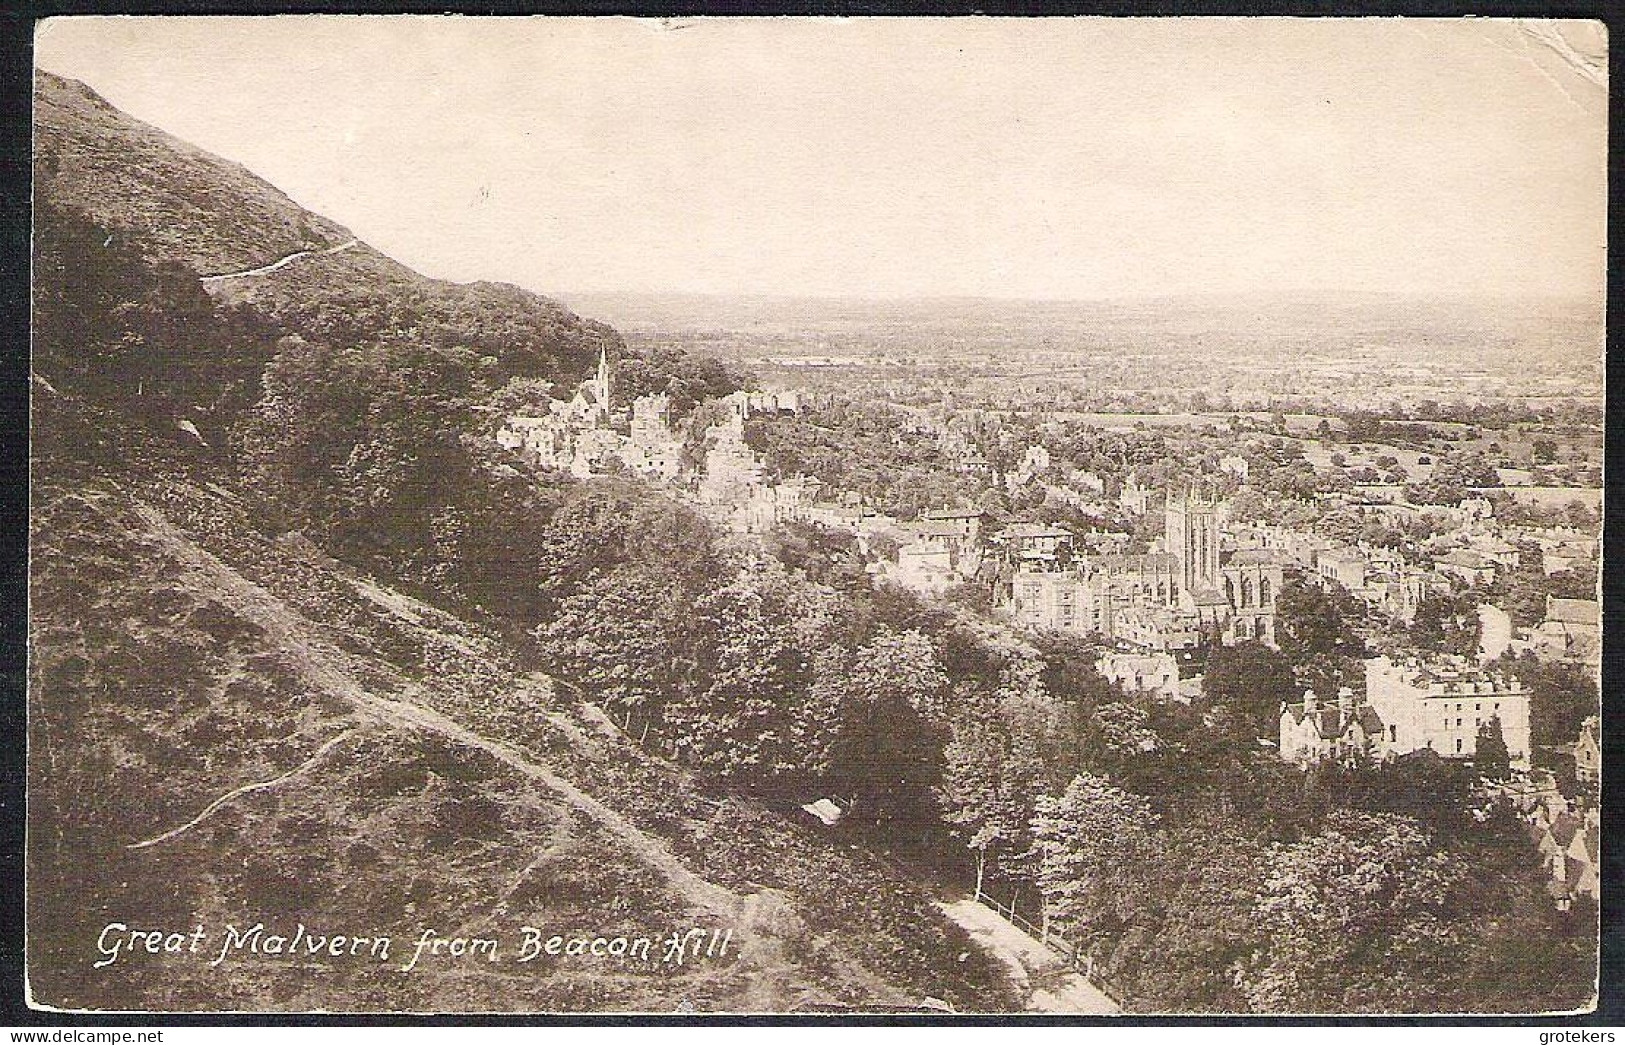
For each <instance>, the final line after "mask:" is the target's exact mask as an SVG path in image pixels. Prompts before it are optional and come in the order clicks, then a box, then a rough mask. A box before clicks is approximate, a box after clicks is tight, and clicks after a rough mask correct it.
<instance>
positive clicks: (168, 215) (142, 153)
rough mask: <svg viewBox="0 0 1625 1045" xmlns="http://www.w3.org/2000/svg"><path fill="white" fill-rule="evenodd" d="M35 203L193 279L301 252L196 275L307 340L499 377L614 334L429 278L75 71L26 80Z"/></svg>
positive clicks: (569, 368) (557, 365)
mask: <svg viewBox="0 0 1625 1045" xmlns="http://www.w3.org/2000/svg"><path fill="white" fill-rule="evenodd" d="M34 136H35V163H34V174H35V199H36V201H38V202H39V203H41V204H44V205H49V206H56V207H64V208H72V209H75V210H78V211H82V212H83V213H85V214H86V215H88V216H89V218H90V219H91V220H93V221H94V222H96V223H97V224H99V225H101V226H103V227H105V228H106V229H108V230H109V231H111V232H115V233H117V234H118V235H119V236H120V237H122V238H126V239H128V241H129V242H131V243H132V244H134V245H135V246H136V247H137V248H139V250H140V251H141V252H142V253H143V254H144V255H145V256H146V257H147V259H148V260H149V261H152V262H159V263H162V262H171V263H178V264H180V265H183V266H185V267H186V268H188V269H190V270H191V271H192V272H194V273H196V274H197V275H199V276H214V275H220V274H224V273H232V272H239V271H244V270H252V269H257V268H261V267H264V266H269V265H271V264H274V263H275V262H277V261H279V260H281V259H283V258H286V257H288V256H289V255H292V254H295V253H298V252H304V251H310V252H313V253H312V254H310V255H309V256H306V257H302V258H300V259H298V260H296V261H294V262H291V263H289V264H288V265H286V266H285V267H283V268H280V269H277V270H276V271H275V272H271V273H268V274H266V275H263V276H254V277H244V278H241V279H236V280H225V281H218V282H212V283H209V284H207V287H208V289H209V290H210V292H211V293H214V294H216V295H217V296H218V297H220V298H221V299H222V300H224V301H228V302H247V303H249V304H251V305H253V306H254V307H255V308H256V309H257V310H258V311H261V312H263V313H266V314H268V315H270V316H272V317H274V318H275V319H276V320H277V321H278V322H280V323H281V324H282V325H283V326H285V327H287V328H288V329H289V330H292V331H294V332H297V333H299V334H301V335H303V336H305V337H307V338H311V339H313V340H330V341H333V342H335V343H355V342H359V341H364V340H368V339H376V338H379V337H388V336H398V335H400V334H401V333H402V332H404V331H407V330H411V331H412V332H413V333H414V335H415V336H420V337H425V338H434V339H436V340H438V341H441V342H443V343H445V344H455V345H459V346H462V347H466V348H470V349H473V350H475V351H477V352H479V353H481V354H484V355H489V356H492V357H494V358H495V359H497V360H498V361H499V363H500V365H501V367H502V369H503V371H504V373H503V374H502V375H501V376H508V375H510V374H521V375H524V376H544V377H555V378H562V379H565V380H570V379H578V378H579V377H582V376H585V374H586V372H587V370H588V369H589V368H590V367H591V366H592V365H593V364H594V363H596V361H597V358H598V353H599V350H600V348H605V349H608V350H609V351H610V352H611V353H618V352H619V351H620V347H621V339H620V336H619V335H618V334H616V333H615V331H614V330H613V329H611V328H610V327H608V326H605V325H604V324H602V323H595V322H592V321H590V320H585V319H582V318H581V317H580V316H577V315H576V314H575V313H573V312H571V311H570V310H569V309H567V308H565V307H564V306H563V305H560V304H559V303H558V302H556V301H551V300H549V299H547V298H544V297H541V296H540V295H537V294H533V293H530V292H529V291H525V290H520V289H519V288H517V287H512V286H507V285H505V284H496V283H473V284H459V283H449V282H445V281H442V280H431V279H428V278H426V277H424V276H421V275H419V274H418V273H416V272H413V271H412V270H411V269H409V268H407V267H405V266H404V265H401V264H400V263H398V262H396V261H394V260H392V259H390V258H388V257H385V256H384V255H382V254H380V253H378V252H377V251H375V250H373V249H372V248H370V247H368V246H367V245H366V244H363V243H356V244H355V245H354V246H351V247H347V248H345V249H343V250H340V251H337V252H335V253H325V254H324V253H320V252H322V251H327V250H332V249H333V248H336V247H342V246H344V245H345V244H347V243H351V242H352V241H353V238H354V237H353V236H352V234H351V233H350V231H349V230H348V229H345V228H344V227H343V226H341V225H339V224H337V223H335V222H333V221H330V220H328V219H327V218H324V217H322V216H321V215H319V214H315V213H312V212H310V211H307V210H305V209H304V208H302V207H300V206H299V205H298V204H296V203H294V202H293V201H292V200H290V199H288V197H287V196H286V195H284V194H283V193H282V192H280V191H279V190H278V189H276V187H274V186H272V185H271V184H269V183H268V182H266V181H264V180H263V179H261V178H259V177H257V176H256V175H254V174H252V173H250V172H249V171H248V170H246V169H245V168H243V167H242V166H240V165H238V164H235V163H230V162H228V161H226V160H223V159H221V158H219V157H217V156H213V155H211V154H209V153H206V152H204V151H202V150H201V149H198V148H196V147H194V146H192V145H190V144H188V143H186V142H183V141H180V140H179V139H177V138H175V137H173V136H171V135H168V134H165V133H164V132H163V131H160V130H158V129H157V128H155V127H152V126H150V125H148V124H145V123H142V122H141V121H139V120H136V119H134V118H132V117H130V116H129V115H128V114H126V113H123V112H121V111H119V110H118V109H116V108H114V107H113V106H111V105H109V104H108V103H107V102H106V101H105V100H104V99H103V98H102V97H101V96H100V95H98V94H96V92H95V91H93V90H91V89H90V88H89V87H86V86H85V85H84V84H81V83H79V82H77V81H74V80H67V79H64V78H62V77H59V76H55V75H52V74H50V73H47V72H43V71H41V72H39V73H38V74H37V79H36V83H35V106H34Z"/></svg>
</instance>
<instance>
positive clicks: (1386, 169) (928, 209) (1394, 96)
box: [37, 16, 1607, 298]
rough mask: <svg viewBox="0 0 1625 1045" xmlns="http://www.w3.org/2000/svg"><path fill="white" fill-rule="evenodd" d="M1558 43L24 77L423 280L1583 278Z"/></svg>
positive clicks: (759, 48)
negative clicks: (67, 84)
mask: <svg viewBox="0 0 1625 1045" xmlns="http://www.w3.org/2000/svg"><path fill="white" fill-rule="evenodd" d="M1553 32H1554V27H1553V24H1552V23H1545V24H1532V25H1529V26H1527V27H1520V26H1518V25H1515V24H1512V23H1508V22H1494V21H1485V20H1475V21H1462V20H1457V21H1420V20H1389V19H1383V20H1377V19H1365V20H1359V21H1342V20H1273V19H1272V20H1258V19H1251V20H1172V19H1160V20H1107V19H1036V20H998V19H981V18H976V19H918V20H916V19H877V20H865V19H856V20H812V19H741V20H698V21H682V22H668V23H662V22H656V21H638V20H631V19H597V20H594V19H580V20H574V19H540V18H527V19H476V18H449V17H448V18H441V17H427V18H408V17H389V18H379V17H309V16H306V17H262V18H177V17H153V18H128V17H106V18H100V17H97V18H72V19H55V20H52V21H51V22H49V23H46V24H45V25H44V26H43V27H42V29H41V30H40V33H39V36H38V40H37V47H38V60H39V64H40V65H41V66H42V67H44V68H46V69H49V70H51V71H53V72H57V73H61V74H63V75H66V76H71V77H74V78H76V79H80V80H83V81H85V82H86V83H88V84H90V85H91V86H92V87H94V88H95V89H96V90H97V91H99V92H100V93H101V94H103V95H104V96H105V97H106V98H107V99H108V100H109V101H111V102H112V103H113V104H114V105H117V106H118V107H120V108H122V109H124V110H126V111H127V112H130V113H131V114H133V115H135V116H137V117H139V118H141V119H144V120H147V121H149V122H151V123H154V124H157V125H158V126H160V127H162V128H164V129H165V130H168V131H170V132H171V133H173V134H176V135H178V136H180V137H182V138H185V139H187V140H189V141H192V142H195V143H196V144H198V145H201V146H202V147H204V148H206V149H209V150H210V151H212V152H216V153H218V154H220V155H222V156H225V157H227V158H229V159H233V160H236V161H239V162H241V163H243V164H244V165H246V166H247V167H249V168H250V169H251V170H253V171H255V172H256V173H258V174H260V175H262V176H263V177H265V178H267V179H268V180H270V181H271V182H273V183H274V184H276V185H277V186H278V187H279V188H281V189H283V190H284V191H285V192H287V193H288V194H289V195H290V196H292V197H293V198H294V199H295V200H297V201H298V202H300V203H302V204H304V205H305V206H307V207H309V208H310V209H312V210H315V211H318V212H320V213H322V214H325V215H327V216H328V217H331V218H333V219H334V220H336V221H339V222H341V223H343V224H345V225H347V226H349V227H350V228H351V229H353V230H354V231H355V232H356V234H357V235H359V236H360V237H361V238H362V239H363V240H365V241H367V242H368V243H371V244H372V245H374V246H376V247H378V248H379V249H381V250H383V251H384V252H386V253H388V254H390V255H392V256H394V257H396V258H398V259H399V260H401V261H403V262H405V263H407V264H409V265H411V266H413V267H415V268H417V269H419V270H420V271H423V272H425V273H427V274H429V275H433V276H440V277H445V278H450V279H458V280H467V279H500V280H507V281H510V282H515V283H519V284H521V285H524V286H527V287H530V288H532V289H535V290H539V291H543V292H553V293H557V292H563V291H569V290H650V291H700V292H716V293H741V292H742V293H769V294H860V295H878V296H905V295H917V294H977V295H990V296H1001V297H1056V298H1097V297H1111V296H1120V295H1156V294H1173V293H1192V292H1194V293H1205V292H1230V291H1275V290H1292V289H1311V290H1325V289H1333V290H1336V289H1348V290H1371V291H1417V292H1424V293H1433V292H1447V293H1471V292H1478V291H1485V292H1492V293H1507V292H1523V291H1529V292H1535V293H1573V292H1584V291H1598V292H1600V288H1601V287H1602V284H1603V273H1604V243H1605V211H1606V134H1607V128H1606V93H1607V92H1606V88H1605V87H1604V86H1603V85H1602V83H1601V76H1600V75H1598V73H1597V71H1596V70H1594V69H1590V68H1588V67H1586V66H1585V65H1584V64H1583V63H1580V62H1577V61H1576V60H1575V52H1578V53H1579V54H1580V55H1582V56H1584V55H1601V54H1602V52H1603V50H1604V48H1605V44H1604V43H1603V40H1602V30H1601V29H1600V28H1598V27H1596V26H1594V25H1593V24H1590V23H1567V24H1564V25H1562V26H1561V30H1560V32H1561V35H1560V36H1554V35H1553ZM1542 35H1544V36H1545V37H1546V38H1547V39H1546V41H1543V40H1542V39H1541V36H1542ZM1570 49H1572V50H1570ZM1566 50H1567V51H1568V52H1569V53H1568V56H1567V57H1565V54H1564V53H1563V52H1565V51H1566ZM1602 67H1603V68H1605V67H1606V62H1605V61H1604V62H1602Z"/></svg>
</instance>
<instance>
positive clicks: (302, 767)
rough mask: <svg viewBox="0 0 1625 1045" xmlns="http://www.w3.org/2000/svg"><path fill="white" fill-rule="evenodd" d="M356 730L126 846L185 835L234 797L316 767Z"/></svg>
mask: <svg viewBox="0 0 1625 1045" xmlns="http://www.w3.org/2000/svg"><path fill="white" fill-rule="evenodd" d="M354 732H355V731H354V730H348V729H347V730H345V731H344V732H343V733H340V734H339V735H338V736H336V737H334V738H333V739H331V740H329V741H328V742H327V743H325V744H323V745H322V746H321V747H319V748H317V749H316V753H315V754H314V755H311V756H310V757H309V758H307V759H306V760H305V761H303V762H301V763H300V764H299V765H297V766H294V767H293V768H292V769H290V770H288V771H287V772H286V773H283V774H282V775H281V776H276V777H272V778H271V779H270V780H261V781H260V782H258V783H255V784H244V785H243V786H242V787H238V788H233V789H232V790H230V791H227V792H226V793H225V794H223V795H221V796H220V797H219V798H217V799H215V800H214V801H213V802H210V803H209V804H208V805H206V806H204V807H203V812H201V813H199V814H198V815H197V816H194V817H193V818H192V819H190V820H188V821H187V822H186V823H184V824H182V825H181V826H179V827H177V828H175V829H173V830H170V831H165V832H164V833H163V834H161V835H158V836H157V837H156V838H149V839H147V840H146V841H144V842H131V843H130V844H129V845H127V846H125V847H124V848H126V849H145V848H147V847H148V846H153V845H157V844H158V843H159V842H167V841H169V840H170V839H171V838H175V837H177V836H179V835H183V834H185V833H186V832H188V831H190V830H191V829H192V828H194V827H196V826H197V825H199V824H201V823H202V822H203V821H205V820H207V819H208V818H209V817H210V816H211V815H212V814H213V813H214V812H215V811H216V810H218V809H220V808H221V807H222V806H224V805H226V804H227V803H229V802H231V801H232V800H233V799H237V798H241V797H242V796H243V795H247V794H252V793H254V792H255V791H268V790H270V789H271V788H273V787H278V786H280V785H282V784H285V783H287V782H288V781H290V780H292V779H293V778H294V777H297V776H299V775H300V774H302V773H306V772H308V771H310V770H312V769H315V768H316V765H317V763H319V762H321V760H322V759H323V758H324V757H325V756H326V755H327V753H328V752H329V751H331V750H333V749H334V748H335V747H337V746H338V745H339V744H340V743H341V742H342V741H345V740H348V739H349V738H350V737H351V736H352V735H353V734H354Z"/></svg>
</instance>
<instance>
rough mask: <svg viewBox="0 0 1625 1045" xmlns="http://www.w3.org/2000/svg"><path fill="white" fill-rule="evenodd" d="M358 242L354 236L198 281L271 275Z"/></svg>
mask: <svg viewBox="0 0 1625 1045" xmlns="http://www.w3.org/2000/svg"><path fill="white" fill-rule="evenodd" d="M357 242H359V241H358V240H356V239H353V238H352V239H349V240H346V241H345V242H343V243H340V244H339V245H338V246H336V247H328V248H327V249H326V250H296V251H294V252H293V253H292V254H289V255H287V256H286V257H281V258H278V259H277V260H275V261H273V262H271V263H270V264H269V265H261V266H260V267H259V268H252V269H243V270H242V271H241V272H223V273H221V274H220V275H218V276H200V277H198V282H200V283H203V284H205V285H208V284H210V283H223V282H225V281H226V280H228V279H242V278H243V277H245V276H265V275H269V274H270V273H272V272H275V271H276V270H277V269H279V268H283V267H284V266H287V265H291V264H293V263H294V262H296V261H298V260H299V259H300V258H311V257H317V258H319V257H321V256H323V255H324V254H337V253H338V252H339V251H341V250H349V249H350V248H351V247H353V246H355V245H356V244H357Z"/></svg>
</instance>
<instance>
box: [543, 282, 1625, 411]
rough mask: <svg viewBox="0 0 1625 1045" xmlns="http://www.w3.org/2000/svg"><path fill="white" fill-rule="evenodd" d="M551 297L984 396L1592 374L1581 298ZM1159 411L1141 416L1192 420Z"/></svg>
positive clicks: (707, 338) (1272, 393) (1391, 396)
mask: <svg viewBox="0 0 1625 1045" xmlns="http://www.w3.org/2000/svg"><path fill="white" fill-rule="evenodd" d="M562 297H563V299H564V301H565V303H566V304H567V305H568V306H569V307H571V308H573V309H576V310H577V311H579V312H580V313H581V314H583V315H590V316H594V317H597V318H600V319H603V320H605V321H607V322H609V323H611V324H613V325H614V326H615V327H616V328H617V329H619V330H620V331H621V332H622V333H623V334H624V335H625V336H626V338H627V340H628V341H629V343H631V344H632V345H634V346H637V347H653V346H662V345H667V346H678V347H682V348H686V349H689V350H693V351H700V352H705V353H710V354H715V355H718V356H721V357H723V358H727V359H733V360H737V361H740V362H742V363H745V364H746V365H748V366H750V367H752V368H753V369H757V370H758V371H760V372H763V373H764V374H769V373H771V374H774V375H776V376H778V377H780V378H781V379H784V380H788V381H796V380H801V381H806V382H810V383H814V384H817V385H820V386H829V387H839V386H840V385H842V384H850V383H852V382H863V383H867V384H874V383H877V382H885V381H888V380H895V379H901V378H904V377H908V378H910V379H912V380H913V381H915V382H918V381H920V380H921V379H927V380H948V381H961V380H962V381H966V382H969V383H970V386H975V385H978V384H979V385H981V386H984V387H983V391H993V392H996V391H997V390H998V388H1001V387H1004V386H1009V385H1019V386H1020V387H1019V388H1012V389H1011V391H1012V392H1014V393H1015V394H1020V395H1027V394H1037V395H1042V394H1043V393H1044V392H1045V391H1046V390H1054V389H1057V388H1067V389H1072V390H1074V391H1075V390H1076V389H1078V388H1079V387H1086V388H1088V389H1091V390H1098V391H1104V392H1113V393H1122V392H1130V393H1138V392H1158V393H1160V394H1163V395H1166V394H1168V393H1170V392H1172V393H1174V394H1176V395H1179V396H1183V397H1185V400H1186V401H1184V402H1181V403H1180V404H1179V405H1181V406H1182V407H1183V408H1184V409H1187V410H1190V411H1191V412H1192V413H1195V414H1198V415H1199V414H1201V413H1202V412H1203V405H1204V404H1202V403H1201V401H1200V400H1199V399H1197V398H1196V397H1198V396H1200V395H1206V396H1207V397H1209V399H1210V401H1211V402H1212V404H1213V405H1219V404H1221V403H1226V402H1228V403H1232V404H1236V405H1238V406H1242V407H1244V408H1249V409H1260V408H1266V407H1267V405H1268V404H1270V403H1272V402H1274V401H1276V400H1277V399H1281V398H1286V399H1291V398H1300V399H1303V400H1317V399H1318V400H1324V401H1325V402H1327V403H1328V404H1333V403H1335V404H1336V405H1337V406H1339V407H1362V408H1384V407H1386V406H1388V405H1389V404H1392V403H1395V402H1398V403H1401V404H1409V405H1415V404H1419V403H1422V402H1425V401H1428V400H1433V401H1437V402H1450V401H1456V400H1461V399H1468V400H1472V399H1500V400H1522V401H1529V402H1536V403H1538V402H1549V401H1576V400H1589V401H1595V400H1597V399H1599V398H1600V396H1601V393H1602V387H1603V378H1602V361H1603V332H1602V310H1601V306H1600V304H1598V303H1595V302H1588V301H1574V300H1557V299H1546V298H1531V299H1523V300H1510V299H1453V300H1420V299H1406V298H1396V297H1376V296H1369V295H1367V296H1354V297H1350V298H1332V297H1326V298H1322V299H1319V300H1308V299H1305V300H1296V301H1283V300H1251V299H1236V300H1232V299H1214V298H1189V299H1165V300H1156V301H1077V302H1060V301H1005V300H992V299H958V298H956V299H921V300H908V301H893V300H856V299H847V300H821V299H801V298H790V297H784V298H769V297H760V298H743V299H730V298H707V297H680V296H675V297H674V296H640V295H624V294H622V295H614V294H566V295H562ZM970 386H967V387H970ZM1078 405H1083V406H1085V407H1087V408H1096V407H1105V408H1107V409H1110V408H1111V407H1112V406H1113V405H1116V404H1111V403H1101V404H1094V403H1086V404H1078ZM1121 405H1122V407H1123V408H1124V409H1125V410H1137V409H1142V408H1143V406H1144V405H1145V404H1140V403H1123V404H1121ZM1172 416H1173V415H1158V419H1156V420H1152V419H1150V418H1147V419H1146V422H1145V423H1146V424H1148V425H1150V424H1158V425H1167V424H1170V423H1173V424H1190V423H1191V422H1190V421H1189V420H1188V419H1185V420H1179V421H1171V420H1170V418H1171V417H1172ZM1128 423H1131V424H1132V423H1133V421H1132V420H1131V421H1129V422H1128ZM1314 423H1318V421H1317V422H1311V424H1314Z"/></svg>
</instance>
